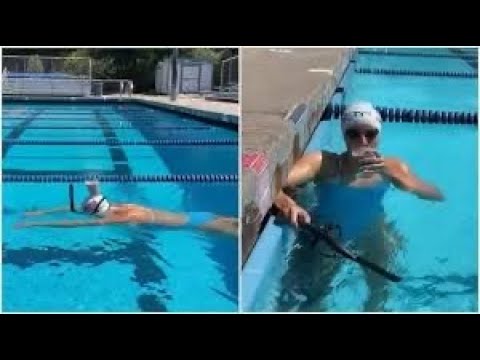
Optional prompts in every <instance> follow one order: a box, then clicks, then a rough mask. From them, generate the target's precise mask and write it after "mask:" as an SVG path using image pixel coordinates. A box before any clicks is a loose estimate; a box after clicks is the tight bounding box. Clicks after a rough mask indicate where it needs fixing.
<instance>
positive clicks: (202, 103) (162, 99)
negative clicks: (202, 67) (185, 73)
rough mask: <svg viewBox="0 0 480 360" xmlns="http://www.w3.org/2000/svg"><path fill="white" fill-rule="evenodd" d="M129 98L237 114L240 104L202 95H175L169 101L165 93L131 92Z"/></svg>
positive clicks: (238, 113)
mask: <svg viewBox="0 0 480 360" xmlns="http://www.w3.org/2000/svg"><path fill="white" fill-rule="evenodd" d="M131 99H138V100H148V101H154V102H158V103H161V104H169V105H178V106H185V107H189V108H193V109H197V110H203V111H211V112H218V113H223V114H228V115H234V116H239V115H240V106H239V104H237V103H231V102H223V101H212V100H206V99H205V98H204V97H203V96H198V95H184V94H180V95H178V96H177V100H176V101H171V100H170V97H169V96H167V95H143V94H133V95H132V97H131Z"/></svg>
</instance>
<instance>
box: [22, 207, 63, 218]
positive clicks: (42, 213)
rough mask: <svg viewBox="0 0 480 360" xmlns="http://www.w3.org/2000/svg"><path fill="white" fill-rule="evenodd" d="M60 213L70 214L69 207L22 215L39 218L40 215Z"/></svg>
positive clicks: (27, 212)
mask: <svg viewBox="0 0 480 360" xmlns="http://www.w3.org/2000/svg"><path fill="white" fill-rule="evenodd" d="M61 212H70V207H69V206H60V207H57V208H52V209H46V210H38V211H26V212H24V213H23V216H40V215H46V214H53V213H61Z"/></svg>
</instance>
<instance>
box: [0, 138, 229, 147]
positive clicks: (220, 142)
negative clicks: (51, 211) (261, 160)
mask: <svg viewBox="0 0 480 360" xmlns="http://www.w3.org/2000/svg"><path fill="white" fill-rule="evenodd" d="M3 144H4V145H72V146H76V145H130V146H138V145H152V146H171V145H238V140H235V139H224V140H221V139H220V140H189V139H182V140H113V139H112V140H103V139H102V140H101V139H98V140H84V141H51V140H28V139H26V140H20V139H5V140H3Z"/></svg>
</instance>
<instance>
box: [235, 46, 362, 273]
mask: <svg viewBox="0 0 480 360" xmlns="http://www.w3.org/2000/svg"><path fill="white" fill-rule="evenodd" d="M272 50H273V51H272ZM354 51H355V49H353V48H292V49H287V48H282V49H268V48H262V49H258V48H244V49H243V51H242V116H241V117H242V168H243V171H242V207H243V212H242V230H243V232H242V263H243V264H245V262H246V260H247V259H248V256H249V254H250V253H251V251H252V249H253V247H254V246H255V243H256V241H257V238H258V233H259V230H260V227H261V223H262V221H263V219H264V217H265V215H266V214H267V212H268V210H269V209H270V207H271V205H272V202H273V199H274V196H275V195H276V194H277V192H278V190H279V189H280V187H281V186H282V183H284V182H285V180H286V177H287V174H288V171H289V169H290V168H291V166H292V165H293V163H294V161H295V160H296V159H298V157H299V156H300V155H301V154H302V152H303V150H304V149H305V147H306V146H307V144H308V141H309V140H310V137H311V135H312V134H313V132H314V130H315V128H316V126H317V125H318V122H319V120H320V117H321V115H322V113H323V111H324V110H325V108H326V106H327V105H328V103H329V101H330V99H331V97H332V96H333V94H334V93H335V90H336V88H337V85H338V84H339V82H340V81H341V78H342V76H343V74H344V71H345V69H346V68H347V66H348V63H349V61H350V60H351V58H352V56H353V53H354Z"/></svg>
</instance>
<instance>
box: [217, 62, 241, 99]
mask: <svg viewBox="0 0 480 360" xmlns="http://www.w3.org/2000/svg"><path fill="white" fill-rule="evenodd" d="M220 91H222V92H223V91H238V55H237V56H233V57H231V58H228V59H225V60H222V63H221V65H220Z"/></svg>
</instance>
